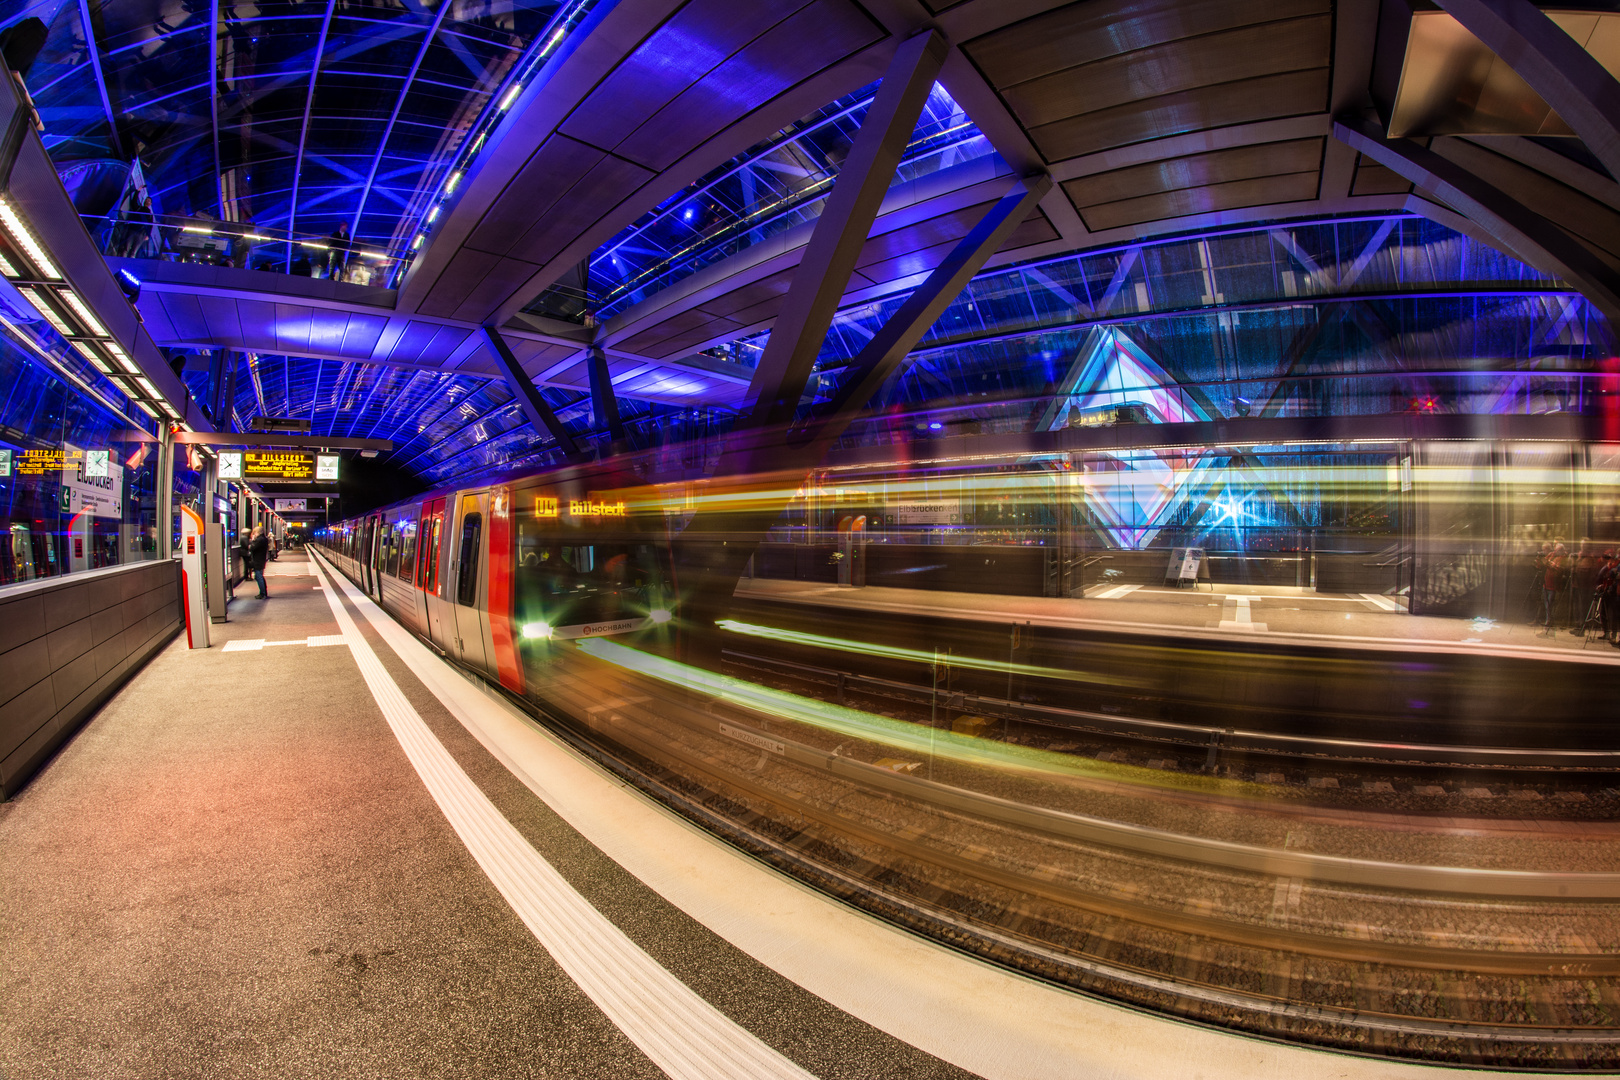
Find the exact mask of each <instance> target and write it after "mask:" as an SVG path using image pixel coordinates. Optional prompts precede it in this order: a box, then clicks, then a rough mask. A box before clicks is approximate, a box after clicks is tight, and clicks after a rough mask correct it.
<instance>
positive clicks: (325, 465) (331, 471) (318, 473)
mask: <svg viewBox="0 0 1620 1080" xmlns="http://www.w3.org/2000/svg"><path fill="white" fill-rule="evenodd" d="M337 478H338V456H337V455H336V454H316V455H315V479H317V480H332V481H336V480H337Z"/></svg>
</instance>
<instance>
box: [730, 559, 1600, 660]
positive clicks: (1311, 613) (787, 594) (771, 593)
mask: <svg viewBox="0 0 1620 1080" xmlns="http://www.w3.org/2000/svg"><path fill="white" fill-rule="evenodd" d="M737 593H738V595H739V596H746V597H751V598H755V599H761V600H772V601H780V602H790V603H801V604H818V605H824V606H833V607H849V608H860V609H867V610H873V611H888V612H899V613H906V614H916V615H947V616H951V617H955V618H962V619H971V620H976V621H981V622H990V623H1001V624H1006V623H1012V622H1017V623H1024V622H1029V623H1033V624H1035V625H1047V626H1068V627H1073V628H1076V629H1095V630H1104V631H1110V632H1126V633H1136V634H1143V635H1151V636H1160V637H1174V638H1176V639H1178V640H1187V639H1209V640H1214V639H1220V638H1231V637H1233V636H1234V635H1237V636H1260V637H1264V638H1266V639H1269V640H1273V641H1278V642H1288V643H1290V644H1304V645H1314V646H1320V647H1324V648H1331V647H1334V646H1340V645H1344V646H1354V647H1357V648H1363V649H1371V650H1374V651H1391V652H1399V653H1412V652H1415V651H1421V652H1483V653H1488V654H1503V655H1517V656H1531V657H1536V658H1539V659H1552V660H1568V661H1576V662H1581V663H1600V664H1617V663H1620V649H1616V648H1614V647H1612V646H1610V645H1609V644H1608V642H1606V641H1604V640H1602V639H1601V637H1597V636H1593V637H1592V638H1591V639H1590V640H1589V639H1588V638H1587V637H1585V636H1583V635H1581V634H1573V633H1571V632H1570V629H1569V618H1568V615H1567V612H1558V613H1555V620H1562V622H1561V624H1560V625H1557V626H1556V627H1555V629H1554V631H1553V632H1552V633H1550V634H1549V633H1546V632H1545V630H1544V628H1543V627H1541V626H1539V625H1536V624H1535V623H1533V622H1528V621H1526V622H1502V621H1497V620H1493V619H1488V618H1478V619H1463V618H1443V617H1439V616H1426V615H1411V614H1408V613H1407V611H1406V609H1405V608H1404V607H1403V606H1401V604H1399V603H1397V602H1396V600H1395V599H1394V598H1391V597H1387V596H1380V595H1377V594H1373V593H1318V592H1316V591H1315V590H1314V589H1300V588H1294V587H1290V586H1279V585H1270V586H1268V585H1214V586H1211V585H1209V584H1207V583H1205V584H1200V585H1199V586H1198V587H1197V588H1196V589H1189V588H1180V589H1178V588H1172V587H1167V586H1154V585H1146V586H1143V585H1101V586H1093V587H1091V588H1089V589H1087V590H1086V595H1085V596H1084V597H1075V598H1073V599H1069V598H1062V597H1043V596H991V595H987V594H984V593H961V592H933V591H924V590H920V589H895V588H888V587H881V586H865V587H862V588H858V589H856V588H850V587H848V586H840V585H828V584H822V583H818V582H805V581H782V580H777V579H770V578H754V579H748V580H745V581H743V582H742V583H741V585H739V587H738V590H737ZM1538 618H1539V616H1538Z"/></svg>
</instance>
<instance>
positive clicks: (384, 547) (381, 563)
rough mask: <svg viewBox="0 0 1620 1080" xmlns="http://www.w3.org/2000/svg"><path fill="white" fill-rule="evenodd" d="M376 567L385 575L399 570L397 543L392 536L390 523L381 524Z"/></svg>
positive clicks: (392, 531)
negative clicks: (380, 538)
mask: <svg viewBox="0 0 1620 1080" xmlns="http://www.w3.org/2000/svg"><path fill="white" fill-rule="evenodd" d="M377 567H378V569H380V570H382V571H383V572H384V573H387V574H393V573H396V572H397V571H398V570H399V543H398V540H397V539H396V537H395V535H394V523H393V522H392V521H385V522H383V524H382V543H381V544H379V545H378V546H377Z"/></svg>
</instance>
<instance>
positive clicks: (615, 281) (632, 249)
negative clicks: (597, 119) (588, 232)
mask: <svg viewBox="0 0 1620 1080" xmlns="http://www.w3.org/2000/svg"><path fill="white" fill-rule="evenodd" d="M876 93H877V84H875V83H874V84H872V85H870V86H867V87H865V88H863V89H861V90H859V91H856V92H855V93H853V94H850V95H848V96H847V97H844V98H841V99H840V100H838V101H835V102H833V103H832V104H830V105H828V106H826V107H825V108H822V109H818V110H816V111H815V112H814V113H812V114H810V115H809V116H806V117H803V118H802V119H800V120H799V121H797V122H796V123H794V124H790V125H789V126H788V127H786V128H784V129H782V130H781V131H779V132H777V133H776V134H775V135H773V136H771V137H770V138H769V139H766V140H765V141H763V142H761V143H759V144H758V145H756V146H754V147H753V148H751V149H750V150H748V151H747V152H746V153H743V154H741V155H739V156H738V157H736V158H734V159H732V160H731V161H728V162H727V163H725V164H724V165H722V166H720V167H719V168H717V169H714V170H712V171H711V172H709V173H708V174H707V175H706V176H704V177H702V178H701V179H699V180H697V181H696V182H694V183H692V184H690V185H688V186H687V187H686V188H685V189H684V190H682V191H680V192H677V193H676V194H674V195H672V196H670V197H669V198H668V199H665V200H664V201H663V203H661V204H660V205H659V206H658V207H656V208H655V209H653V210H651V211H649V212H648V213H646V214H644V215H643V216H642V217H641V219H640V220H638V221H637V222H635V223H634V224H633V225H631V226H630V227H629V228H627V229H625V230H624V231H623V232H621V233H620V234H619V235H618V236H615V237H614V238H613V239H612V240H609V241H608V242H607V243H605V244H603V245H602V246H601V247H600V248H598V249H597V250H596V252H594V253H593V254H592V256H591V259H590V275H589V284H588V286H587V289H588V292H589V299H588V300H587V299H586V298H585V297H583V296H581V295H580V293H579V286H578V284H577V283H565V284H561V285H559V286H556V287H554V288H553V289H551V290H548V292H547V293H546V294H542V296H541V297H540V298H539V299H538V300H536V302H535V303H534V304H531V305H530V307H529V309H528V310H530V311H531V312H534V313H536V314H542V315H551V316H554V317H563V318H570V319H574V320H576V321H579V320H582V319H583V315H584V311H585V309H586V307H587V306H589V307H590V308H591V309H592V310H594V311H595V313H596V317H597V318H598V319H600V320H603V321H605V320H607V319H610V318H612V317H613V316H614V315H616V314H618V313H619V312H621V311H623V310H625V309H626V308H628V307H630V306H632V305H633V304H636V303H638V302H639V301H641V300H644V299H646V298H647V297H648V296H651V295H652V294H654V293H656V292H658V291H659V290H660V289H663V288H666V287H668V286H669V285H670V284H672V283H674V282H676V281H679V280H680V279H681V278H683V277H686V276H687V275H689V274H693V273H696V272H697V271H699V270H701V269H702V268H703V267H705V266H709V265H712V264H714V263H717V262H719V261H721V260H722V259H725V258H727V257H729V256H731V255H735V254H736V253H737V252H739V251H743V250H744V249H746V248H748V247H750V246H752V245H754V244H757V243H759V242H760V241H762V240H764V239H766V238H768V237H771V236H775V235H777V234H779V233H782V232H786V231H787V230H789V229H792V228H794V227H795V226H797V225H802V224H804V223H805V222H808V221H813V220H815V218H816V217H817V216H819V215H820V213H821V208H822V205H823V203H824V201H825V199H826V195H827V193H828V191H829V190H830V189H831V188H832V184H833V181H834V180H836V179H837V176H838V169H839V166H840V165H841V164H842V163H843V160H844V158H845V156H846V155H847V154H848V153H849V149H850V147H851V145H853V143H854V141H855V135H856V133H857V132H858V131H859V130H860V125H861V120H862V119H863V118H864V117H865V115H866V110H867V109H868V108H870V107H871V104H872V99H873V97H874V96H875V95H876ZM992 155H994V150H992V149H991V147H990V143H989V140H988V139H986V138H985V137H984V136H983V134H982V133H980V132H979V130H978V128H977V127H975V126H974V125H973V123H972V121H970V120H968V118H967V116H966V114H965V113H963V112H962V110H961V108H960V107H959V106H958V105H957V104H956V102H955V101H954V100H953V99H952V98H951V96H950V94H948V93H947V92H946V91H945V88H944V87H942V86H939V85H936V86H935V87H934V89H933V93H932V94H930V95H929V98H928V103H927V105H926V106H925V107H924V109H923V114H922V117H921V118H920V119H919V120H918V122H917V127H916V130H915V131H914V132H913V134H912V138H911V142H910V144H909V145H908V146H907V148H906V151H905V156H904V158H903V160H902V162H901V165H900V168H899V170H898V173H897V175H896V177H895V184H897V185H898V184H902V183H905V182H907V181H910V180H914V179H916V178H917V177H919V176H923V175H926V174H928V173H932V172H938V171H941V170H943V169H948V168H951V167H952V166H955V165H961V164H963V163H965V162H968V161H973V160H975V159H978V158H982V157H988V156H992Z"/></svg>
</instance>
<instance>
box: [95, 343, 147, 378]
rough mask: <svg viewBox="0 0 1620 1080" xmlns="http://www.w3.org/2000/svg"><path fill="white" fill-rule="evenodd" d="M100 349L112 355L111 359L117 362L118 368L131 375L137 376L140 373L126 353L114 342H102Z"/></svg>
mask: <svg viewBox="0 0 1620 1080" xmlns="http://www.w3.org/2000/svg"><path fill="white" fill-rule="evenodd" d="M101 347H102V348H103V349H106V350H107V351H108V352H110V353H112V354H113V359H114V360H117V361H118V366H119V367H121V368H123V369H124V370H125V371H127V372H129V373H130V374H131V375H139V374H140V373H141V369H140V368H138V367H136V366H135V361H133V360H131V359H130V358H129V354H128V353H126V352H125V351H124V350H123V349H122V348H121V347H120V346H119V344H118V343H117V342H116V341H103V342H102V343H101Z"/></svg>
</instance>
